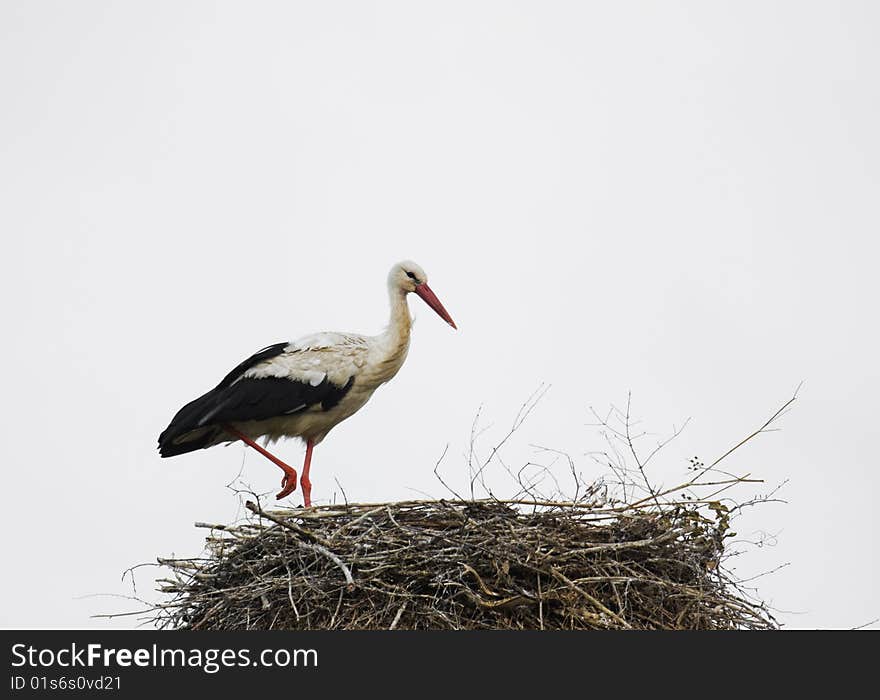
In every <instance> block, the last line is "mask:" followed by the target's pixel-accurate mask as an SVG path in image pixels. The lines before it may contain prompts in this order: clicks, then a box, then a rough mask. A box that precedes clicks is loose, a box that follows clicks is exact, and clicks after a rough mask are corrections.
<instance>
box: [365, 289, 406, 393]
mask: <svg viewBox="0 0 880 700" xmlns="http://www.w3.org/2000/svg"><path fill="white" fill-rule="evenodd" d="M388 296H389V299H390V301H391V318H390V319H389V322H388V328H386V329H385V332H384V333H382V334H381V335H378V336H375V341H376V344H375V346H374V347H375V352H376V354H375V356H374V361H373V363H371V364H372V365H373V367H372V370H373V373H374V381H376V382H377V383H379V384H381V383H384V382H387V381H388V380H389V379H391V378H392V377H393V376H394V375H395V374H397V372H398V370H399V369H400V368H401V366H402V365H403V362H404V360H406V355H407V352H408V351H409V336H410V329H411V328H412V318H411V317H410V315H409V304H408V303H407V301H406V294H405V293H404V292H403V291H402V290H401V289H399V288H397V287H389V289H388Z"/></svg>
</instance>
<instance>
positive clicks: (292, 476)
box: [220, 425, 308, 505]
mask: <svg viewBox="0 0 880 700" xmlns="http://www.w3.org/2000/svg"><path fill="white" fill-rule="evenodd" d="M220 427H222V428H223V430H225V431H226V432H227V433H229V434H230V435H235V437H237V438H238V439H239V440H241V441H242V442H243V443H245V444H246V445H250V446H251V447H253V448H254V449H255V450H256V451H257V452H259V453H260V454H261V455H263V457H265V458H266V459H270V460H272V461H273V462H274V463H275V464H277V465H278V466H279V467H281V469H282V470H283V471H284V476H283V477H282V479H281V491H279V492H278V494H277V495H276V496H275V498H277V499H281V498H284V497H285V496H289V495H290V494H291V493H293V492H294V491H295V490H296V469H294V468H293V467H291V466H290V465H288V464H285V463H284V462H282V461H281V460H280V459H278V458H277V457H276V456H275V455H273V454H272V453H271V452H269V450H267V449H265V448H264V447H260V446H259V445H258V444H257V443H256V442H254V441H253V440H251V439H250V438H249V437H248V436H247V435H245V434H244V433H242V432H239V431H238V430H236V429H235V428H233V427H232V426H231V425H222V426H220ZM307 464H308V462H307ZM306 501H308V497H306ZM306 505H308V503H306Z"/></svg>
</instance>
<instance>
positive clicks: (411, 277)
mask: <svg viewBox="0 0 880 700" xmlns="http://www.w3.org/2000/svg"><path fill="white" fill-rule="evenodd" d="M406 276H407V277H409V278H410V279H411V280H412V281H413V282H415V281H416V276H415V275H414V274H413V273H412V272H407V273H406Z"/></svg>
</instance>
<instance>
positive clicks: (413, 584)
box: [156, 500, 775, 629]
mask: <svg viewBox="0 0 880 700" xmlns="http://www.w3.org/2000/svg"><path fill="white" fill-rule="evenodd" d="M247 506H248V508H249V509H250V510H251V512H252V513H253V515H252V517H250V518H248V519H247V520H245V521H243V522H240V523H238V524H236V525H232V526H222V525H213V526H211V525H207V526H206V527H210V528H212V532H211V535H210V537H209V538H208V548H207V550H206V554H205V556H204V557H202V558H198V559H172V560H160V563H162V564H164V565H166V566H168V567H170V569H171V571H172V574H173V575H172V576H171V577H170V578H166V579H163V580H162V590H163V591H164V592H165V593H167V594H171V595H170V596H169V599H168V600H167V601H166V602H165V603H164V604H162V605H160V606H159V607H158V608H157V611H158V613H157V614H158V617H157V620H156V621H157V623H158V624H159V626H161V627H166V628H177V629H389V628H395V629H767V628H773V627H775V623H774V621H773V618H772V617H771V616H770V614H769V613H768V612H767V610H766V608H765V607H764V606H763V605H762V604H760V603H758V602H755V601H752V600H750V599H749V598H748V596H746V595H745V594H744V593H743V591H742V590H741V589H740V588H739V587H738V586H737V585H736V583H735V581H734V580H732V578H731V577H730V576H728V575H727V574H726V573H725V570H724V567H723V565H722V562H723V559H724V540H725V536H726V535H727V534H728V533H727V529H728V518H727V514H726V512H725V508H724V507H723V506H722V505H721V504H710V506H709V507H710V510H708V511H707V510H706V508H703V509H702V510H701V509H700V508H698V507H697V506H696V505H691V504H684V503H670V504H664V505H659V504H658V505H657V506H656V507H655V506H653V504H652V507H631V506H625V507H621V506H610V505H608V504H601V503H596V502H593V503H589V504H586V503H583V502H577V503H551V502H527V501H497V500H473V501H458V500H455V501H444V500H438V501H410V502H401V503H385V504H371V505H351V504H347V505H336V506H322V507H315V508H310V509H302V510H277V511H264V510H262V509H261V508H260V507H259V506H257V505H255V504H254V503H252V502H249V503H248V504H247ZM713 512H714V517H712V513H713ZM706 513H708V514H709V516H710V517H707V515H706Z"/></svg>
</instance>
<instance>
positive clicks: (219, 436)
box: [159, 260, 456, 508]
mask: <svg viewBox="0 0 880 700" xmlns="http://www.w3.org/2000/svg"><path fill="white" fill-rule="evenodd" d="M411 292H415V293H416V294H418V295H419V296H420V297H421V298H422V299H423V300H424V301H425V303H426V304H427V305H428V306H430V307H431V308H432V309H433V310H434V311H436V312H437V314H438V315H439V316H440V318H442V319H443V320H444V321H446V323H448V324H449V325H450V326H452V327H453V328H456V325H455V322H454V321H453V320H452V317H451V316H450V315H449V313H448V312H447V311H446V309H445V308H443V304H441V303H440V300H439V299H438V298H437V295H436V294H434V292H433V291H431V288H430V287H429V286H428V276H427V275H426V274H425V271H424V270H423V269H422V268H421V267H419V266H418V265H416V264H415V263H414V262H411V261H408V260H407V261H404V262H400V263H398V264H396V265H395V266H394V267H392V268H391V272H389V273H388V294H389V297H390V299H391V320H390V322H389V324H388V328H387V329H386V330H385V332H384V333H382V334H380V335H375V336H366V335H356V334H353V333H315V334H313V335H307V336H304V337H302V338H300V339H298V340H295V341H293V342H292V343H276V344H275V345H269V346H268V347H265V348H263V349H262V350H260V351H259V352H257V353H255V354H253V355H251V356H250V357H249V358H248V359H246V360H245V361H244V362H242V363H241V364H239V365H238V366H237V367H236V368H235V369H233V370H232V371H231V372H230V373H229V374H227V375H226V376H225V377H224V378H223V380H222V381H221V382H220V383H219V384H218V385H217V386H215V387H214V388H213V389H211V390H210V391H209V392H208V393H206V394H204V395H203V396H200V397H199V398H197V399H195V400H194V401H190V402H189V403H188V404H186V405H185V406H184V407H183V408H181V409H180V410H179V411H178V412H177V414H176V415H175V416H174V418H172V419H171V423H170V424H169V426H168V427H167V428H166V429H165V430H164V431H163V432H162V434H161V435H160V436H159V454H160V455H161V456H162V457H173V456H175V455H180V454H185V453H187V452H192V451H193V450H200V449H204V448H207V447H211V446H213V445H218V444H220V443H227V444H228V443H232V442H235V441H237V440H241V441H242V442H244V443H245V444H247V445H249V446H250V447H252V448H254V449H255V450H256V451H257V452H259V453H260V454H262V455H263V456H265V457H267V458H268V459H270V460H272V461H273V462H274V463H275V464H277V465H278V466H279V467H281V469H282V471H283V472H284V476H283V477H282V479H281V491H280V492H279V493H278V494H277V496H276V498H278V499H281V498H284V497H285V496H288V495H290V494H291V493H292V492H293V491H294V490H295V489H296V470H295V469H294V468H293V467H291V466H289V465H287V464H285V463H284V462H282V461H281V460H280V459H278V457H276V456H275V455H273V454H272V453H271V452H269V451H268V450H266V449H265V448H264V447H261V446H260V445H258V444H257V442H256V441H257V439H258V438H263V439H264V444H265V445H266V446H267V447H268V446H269V445H270V444H271V443H273V442H275V441H277V440H278V439H279V438H282V437H299V438H301V439H302V440H303V441H305V443H306V456H305V461H304V462H303V468H302V479H301V480H300V485H301V486H302V492H303V501H304V504H305V507H306V508H308V507H309V506H311V504H312V483H311V481H310V480H309V469H310V467H311V463H312V450H314V448H315V446H316V445H318V444H319V443H320V442H321V441H322V440H323V439H324V438H325V437H327V433H329V432H330V431H331V430H332V429H333V428H334V427H335V426H336V425H338V424H339V423H341V422H342V421H344V420H345V419H346V418H348V417H349V416H352V415H354V414H355V413H356V412H357V411H358V409H360V408H361V407H362V406H363V405H364V404H365V403H366V402H367V401H368V400H369V399H370V397H371V396H372V395H373V392H374V391H376V389H377V388H379V386H381V385H382V384H384V383H385V382H387V381H388V380H390V379H391V378H392V377H394V375H396V374H397V372H398V370H399V369H400V368H401V366H402V365H403V362H404V360H405V359H406V355H407V352H408V350H409V337H410V328H411V326H412V319H411V318H410V315H409V305H408V304H407V301H406V296H407V294H410V293H411Z"/></svg>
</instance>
